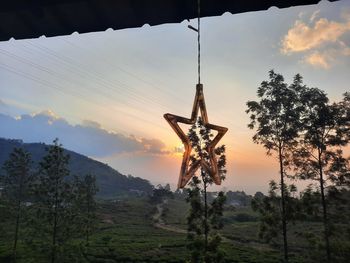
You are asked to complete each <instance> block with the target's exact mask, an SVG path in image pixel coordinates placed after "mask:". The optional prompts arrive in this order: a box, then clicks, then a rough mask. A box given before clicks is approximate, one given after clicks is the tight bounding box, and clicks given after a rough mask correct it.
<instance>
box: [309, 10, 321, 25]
mask: <svg viewBox="0 0 350 263" xmlns="http://www.w3.org/2000/svg"><path fill="white" fill-rule="evenodd" d="M319 14H320V10H316V11H315V12H313V13H312V15H311V17H310V22H313V21H314V20H315V19H316V18H317V17H318V15H319Z"/></svg>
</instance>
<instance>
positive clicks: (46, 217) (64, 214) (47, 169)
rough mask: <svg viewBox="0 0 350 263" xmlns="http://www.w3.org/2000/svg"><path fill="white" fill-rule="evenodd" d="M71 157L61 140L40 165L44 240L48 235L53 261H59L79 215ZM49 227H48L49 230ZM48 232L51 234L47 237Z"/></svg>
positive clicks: (39, 213)
mask: <svg viewBox="0 0 350 263" xmlns="http://www.w3.org/2000/svg"><path fill="white" fill-rule="evenodd" d="M68 162H69V155H66V154H65V153H64V149H63V148H62V145H61V144H59V143H58V139H55V140H54V141H53V145H51V146H50V147H49V148H48V153H47V155H46V156H44V158H43V160H42V161H41V162H40V171H39V177H38V183H37V185H36V193H37V198H38V202H37V209H38V211H37V213H38V220H40V221H41V223H42V225H41V227H40V229H41V230H43V232H42V233H41V234H42V235H43V236H42V238H43V237H44V236H46V235H47V234H49V235H48V240H49V241H48V242H49V244H50V245H49V247H50V261H51V262H52V263H54V262H56V261H57V251H58V248H61V246H62V245H63V244H64V243H65V241H67V239H68V238H69V237H70V235H71V233H72V229H71V228H72V227H73V226H74V225H73V224H72V222H73V219H74V215H75V212H74V211H73V205H72V204H73V198H72V186H71V183H69V181H68V180H67V179H68V177H69V170H68ZM45 225H47V226H48V227H47V228H46V229H45ZM47 232H48V233H47Z"/></svg>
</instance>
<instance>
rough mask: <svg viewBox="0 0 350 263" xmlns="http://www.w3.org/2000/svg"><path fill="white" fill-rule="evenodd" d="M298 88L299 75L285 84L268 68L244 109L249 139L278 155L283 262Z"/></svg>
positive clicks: (297, 116)
mask: <svg viewBox="0 0 350 263" xmlns="http://www.w3.org/2000/svg"><path fill="white" fill-rule="evenodd" d="M301 89H302V78H301V76H300V75H296V76H295V77H294V81H293V83H292V84H291V85H289V86H288V85H287V84H286V83H285V82H284V78H283V76H282V75H280V74H277V73H275V72H274V71H273V70H271V71H270V72H269V81H263V82H262V83H261V85H260V87H259V88H258V91H257V95H258V98H259V99H260V100H259V101H248V102H247V106H248V109H247V111H246V112H247V113H248V114H250V120H251V122H250V123H249V125H248V127H249V128H251V129H256V133H255V135H254V136H253V141H254V142H255V143H258V144H262V145H263V146H264V147H265V149H266V151H267V154H268V155H271V154H272V153H275V154H276V156H277V158H278V162H279V167H280V191H281V207H282V209H281V220H282V231H283V244H284V246H283V248H284V260H285V262H288V241H287V223H286V204H285V189H286V188H285V186H284V181H285V177H286V175H287V174H286V170H287V169H288V168H289V164H290V155H291V153H292V152H293V150H294V149H295V147H296V145H297V138H298V135H299V134H298V133H299V130H300V129H299V128H300V123H299V120H300V114H301V111H302V107H301V105H300V99H299V92H300V90H301Z"/></svg>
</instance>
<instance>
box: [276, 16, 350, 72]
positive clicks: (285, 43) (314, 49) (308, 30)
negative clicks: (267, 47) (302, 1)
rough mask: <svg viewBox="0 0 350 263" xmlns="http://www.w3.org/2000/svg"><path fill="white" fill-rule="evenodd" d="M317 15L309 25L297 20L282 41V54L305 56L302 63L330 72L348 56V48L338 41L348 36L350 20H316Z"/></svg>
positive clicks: (312, 17) (345, 18) (347, 18)
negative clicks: (329, 70)
mask: <svg viewBox="0 0 350 263" xmlns="http://www.w3.org/2000/svg"><path fill="white" fill-rule="evenodd" d="M319 14H320V11H319V10H317V11H315V12H313V13H312V14H311V16H310V19H309V20H308V22H304V21H302V20H301V19H300V17H299V19H298V20H297V21H296V22H295V23H294V25H293V27H292V28H290V29H289V30H288V32H287V34H286V35H285V36H284V37H283V39H282V41H281V53H282V54H284V55H291V54H295V53H304V54H305V55H304V57H303V59H302V62H303V63H306V64H309V65H311V66H313V67H315V68H322V69H329V68H330V67H331V66H332V65H333V64H334V63H335V62H336V61H337V59H338V58H341V57H344V56H350V48H349V47H348V46H347V45H346V44H345V43H344V42H343V41H342V40H341V38H343V37H344V35H345V34H346V33H347V32H350V16H344V15H342V17H343V19H344V20H343V21H342V22H337V21H330V20H328V19H326V18H319V19H317V18H318V16H319Z"/></svg>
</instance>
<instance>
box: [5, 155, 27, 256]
mask: <svg viewBox="0 0 350 263" xmlns="http://www.w3.org/2000/svg"><path fill="white" fill-rule="evenodd" d="M31 165H32V161H31V157H30V154H29V153H28V152H27V151H25V150H23V149H22V148H15V149H14V150H13V152H12V153H11V154H10V156H9V159H8V160H7V161H6V162H5V163H4V167H3V168H4V170H5V175H4V177H3V180H2V181H3V184H4V185H3V186H4V196H5V198H6V199H7V201H8V203H7V206H8V207H12V209H11V210H12V212H13V213H14V217H15V224H14V226H15V231H14V237H13V240H14V242H13V258H14V261H16V254H17V241H18V239H19V230H20V223H21V219H22V210H23V207H22V206H23V203H24V202H25V201H27V198H28V194H29V188H30V186H31V184H32V182H33V173H32V172H31Z"/></svg>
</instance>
